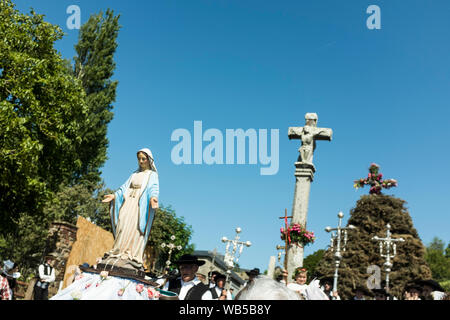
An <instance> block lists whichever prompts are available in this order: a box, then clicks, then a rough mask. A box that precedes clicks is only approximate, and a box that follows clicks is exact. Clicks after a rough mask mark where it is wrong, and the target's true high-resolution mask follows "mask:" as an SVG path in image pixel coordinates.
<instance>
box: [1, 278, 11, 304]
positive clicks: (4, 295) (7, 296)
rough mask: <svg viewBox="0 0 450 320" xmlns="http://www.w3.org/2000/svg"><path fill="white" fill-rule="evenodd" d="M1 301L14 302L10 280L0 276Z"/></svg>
mask: <svg viewBox="0 0 450 320" xmlns="http://www.w3.org/2000/svg"><path fill="white" fill-rule="evenodd" d="M0 300H12V297H11V290H10V289H9V283H8V279H6V277H3V276H2V275H1V274H0Z"/></svg>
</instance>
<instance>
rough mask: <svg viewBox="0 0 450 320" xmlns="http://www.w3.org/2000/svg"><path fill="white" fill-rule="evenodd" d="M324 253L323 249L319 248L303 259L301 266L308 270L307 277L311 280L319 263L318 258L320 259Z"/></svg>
mask: <svg viewBox="0 0 450 320" xmlns="http://www.w3.org/2000/svg"><path fill="white" fill-rule="evenodd" d="M324 254H325V250H323V249H319V250H317V251H315V252H314V253H312V254H310V255H308V256H307V257H306V258H305V259H304V260H303V267H304V268H306V269H307V270H308V279H309V280H312V279H314V277H315V276H316V267H317V265H318V264H319V262H320V260H322V258H323V255H324Z"/></svg>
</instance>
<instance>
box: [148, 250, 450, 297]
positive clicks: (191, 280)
mask: <svg viewBox="0 0 450 320" xmlns="http://www.w3.org/2000/svg"><path fill="white" fill-rule="evenodd" d="M204 263H205V262H204V261H202V260H198V258H197V257H195V256H192V255H184V256H183V257H182V258H181V259H180V260H179V261H176V262H175V265H177V266H178V269H179V274H178V275H177V274H176V273H175V274H172V275H171V276H170V277H162V278H159V279H157V280H156V281H157V282H158V283H159V284H161V285H162V288H163V290H167V291H170V292H174V293H176V294H177V295H178V299H179V300H341V297H340V296H339V293H338V291H336V290H333V277H321V278H319V279H316V278H314V279H312V280H311V281H310V282H309V284H307V280H308V270H307V269H306V268H301V267H300V268H297V269H296V270H295V272H294V275H293V280H294V282H289V283H287V284H286V282H287V271H286V270H283V272H282V274H281V275H280V276H279V277H278V278H277V279H276V280H274V279H271V278H270V277H267V276H264V275H261V274H260V273H259V269H257V268H255V269H253V270H250V271H249V272H247V275H248V276H249V278H248V280H247V282H246V283H245V284H244V287H243V288H242V289H241V290H240V291H239V292H238V293H237V294H236V296H234V295H231V294H230V289H229V290H227V289H225V285H226V283H225V279H226V276H225V275H223V274H221V273H219V272H217V271H214V272H212V273H211V274H210V277H209V282H208V283H205V280H206V279H205V278H204V275H202V274H199V273H198V269H199V267H200V266H201V265H203V264H204ZM352 292H353V297H352V300H450V295H449V294H448V293H447V294H446V293H445V290H444V289H443V288H442V287H441V286H440V285H439V283H438V282H436V281H434V280H432V279H428V280H419V281H415V282H412V283H410V284H407V285H406V286H405V288H404V293H403V296H402V297H395V296H392V295H391V294H389V291H388V288H386V284H385V282H381V287H380V288H374V289H372V290H370V289H367V288H366V287H365V286H357V287H355V288H354V289H353V291H352Z"/></svg>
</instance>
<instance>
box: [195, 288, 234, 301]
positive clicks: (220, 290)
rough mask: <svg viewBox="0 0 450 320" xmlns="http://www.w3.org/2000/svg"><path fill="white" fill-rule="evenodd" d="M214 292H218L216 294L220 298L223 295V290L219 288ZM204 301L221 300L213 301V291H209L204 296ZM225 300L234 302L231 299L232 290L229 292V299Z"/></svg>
mask: <svg viewBox="0 0 450 320" xmlns="http://www.w3.org/2000/svg"><path fill="white" fill-rule="evenodd" d="M214 290H216V293H217V296H218V297H220V296H221V295H222V290H223V289H221V288H219V287H218V286H215V287H214ZM202 300H219V298H217V299H213V296H212V293H211V291H210V290H208V291H206V292H205V293H204V294H203V295H202ZM225 300H233V298H232V297H231V292H230V290H227V298H226V299H225Z"/></svg>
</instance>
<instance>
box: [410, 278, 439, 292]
mask: <svg viewBox="0 0 450 320" xmlns="http://www.w3.org/2000/svg"><path fill="white" fill-rule="evenodd" d="M417 284H418V285H419V286H422V288H423V286H429V287H431V288H433V291H442V292H445V290H444V288H442V287H441V285H440V284H439V283H438V282H437V281H434V280H432V279H429V280H419V281H417Z"/></svg>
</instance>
